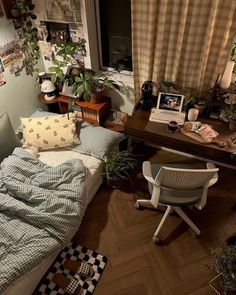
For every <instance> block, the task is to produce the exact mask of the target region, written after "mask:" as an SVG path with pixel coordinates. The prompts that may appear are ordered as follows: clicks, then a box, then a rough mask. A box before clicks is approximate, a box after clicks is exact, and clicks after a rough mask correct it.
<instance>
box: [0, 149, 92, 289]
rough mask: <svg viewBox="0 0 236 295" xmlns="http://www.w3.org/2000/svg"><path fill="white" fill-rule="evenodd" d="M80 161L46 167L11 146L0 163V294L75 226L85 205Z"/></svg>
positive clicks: (66, 238) (64, 240)
mask: <svg viewBox="0 0 236 295" xmlns="http://www.w3.org/2000/svg"><path fill="white" fill-rule="evenodd" d="M85 174H86V170H85V167H84V165H83V163H82V161H81V160H79V159H75V160H70V161H67V162H65V163H63V164H61V165H58V166H56V167H49V166H48V165H46V164H44V163H42V162H41V161H39V160H38V159H37V158H35V157H33V156H32V155H30V154H29V153H28V152H27V151H25V150H23V149H22V148H16V149H15V150H14V152H13V154H12V155H11V156H9V157H8V158H6V159H5V160H4V161H3V162H2V163H1V167H0V262H1V266H0V294H1V293H2V292H3V290H4V289H6V288H7V286H8V285H10V283H11V282H13V281H15V280H16V279H17V278H19V277H21V276H22V275H24V274H25V273H27V272H28V271H30V270H31V269H33V268H34V267H35V266H37V265H38V264H39V263H40V262H41V261H42V260H43V259H44V258H45V257H47V256H49V255H50V254H52V253H53V252H54V251H56V250H59V249H60V248H61V247H63V246H65V244H66V243H67V242H68V241H69V240H70V239H71V238H72V237H73V235H74V234H75V232H76V230H77V229H78V228H79V225H80V223H81V220H82V218H83V215H84V212H85V209H86V188H85V181H84V178H85Z"/></svg>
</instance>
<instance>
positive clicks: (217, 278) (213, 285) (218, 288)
mask: <svg viewBox="0 0 236 295" xmlns="http://www.w3.org/2000/svg"><path fill="white" fill-rule="evenodd" d="M221 276H222V273H219V274H217V275H216V276H215V277H214V278H213V279H212V280H210V282H209V286H210V287H211V288H212V289H213V290H214V291H215V292H216V294H218V295H224V294H226V292H225V291H223V289H222V287H221V285H220V279H221Z"/></svg>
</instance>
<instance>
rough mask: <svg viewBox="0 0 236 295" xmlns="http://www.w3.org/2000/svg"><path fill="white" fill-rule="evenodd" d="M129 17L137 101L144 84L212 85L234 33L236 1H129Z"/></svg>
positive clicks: (203, 86) (222, 69)
mask: <svg viewBox="0 0 236 295" xmlns="http://www.w3.org/2000/svg"><path fill="white" fill-rule="evenodd" d="M131 13H132V50H133V53H132V56H133V68H134V79H135V92H136V97H137V100H138V98H139V96H140V87H141V85H142V83H143V82H144V81H146V80H152V81H154V82H156V84H157V85H159V83H160V82H161V81H172V82H175V83H176V84H178V85H180V86H192V87H196V88H198V89H199V90H202V89H207V88H209V87H211V86H213V85H214V83H215V81H216V78H217V76H218V74H219V73H222V72H223V71H224V68H225V65H226V62H227V60H228V58H229V55H230V49H231V46H232V42H233V35H234V33H235V32H236V0H131Z"/></svg>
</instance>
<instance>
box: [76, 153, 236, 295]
mask: <svg viewBox="0 0 236 295" xmlns="http://www.w3.org/2000/svg"><path fill="white" fill-rule="evenodd" d="M143 152H144V153H146V150H144V151H143ZM147 153H148V154H150V149H149V150H148V151H147ZM150 157H151V161H153V162H162V163H174V162H177V161H178V162H193V161H195V162H196V160H192V159H187V158H184V157H180V156H176V155H174V154H170V153H167V152H163V151H158V152H156V153H155V154H154V155H152V156H150ZM200 165H201V164H199V166H200ZM235 175H236V172H234V171H232V170H229V169H225V168H220V177H219V182H218V183H217V185H215V186H214V187H212V188H211V189H210V190H209V193H208V202H207V205H206V207H205V208H204V209H203V210H202V211H198V210H197V209H192V210H191V209H190V210H188V215H189V216H190V217H191V219H192V220H193V221H194V222H195V223H196V224H197V225H198V226H199V228H200V229H201V232H202V234H201V236H199V237H198V238H196V237H195V236H194V234H193V232H192V231H191V230H190V229H189V228H188V226H186V225H185V224H184V223H183V222H182V221H181V219H180V218H178V217H177V216H173V215H172V216H169V217H168V219H167V221H166V223H165V224H164V226H163V229H162V231H161V238H162V239H163V245H162V246H156V245H155V244H153V242H152V235H153V233H154V231H155V229H156V227H157V224H158V222H159V221H160V219H161V216H162V213H160V212H158V211H154V210H147V209H145V210H143V211H137V210H135V209H134V203H135V200H136V199H137V198H143V197H144V196H146V197H148V193H147V185H146V181H145V180H144V179H143V178H142V175H141V174H139V175H138V178H137V180H136V181H135V184H134V188H133V189H131V188H129V187H128V188H126V192H123V191H120V190H116V189H115V190H113V189H111V188H109V187H107V185H106V184H105V183H104V184H103V185H102V186H101V188H100V190H99V192H98V193H97V195H96V196H95V198H94V200H93V201H92V203H91V204H90V206H89V207H88V209H87V212H86V215H85V217H84V219H83V222H82V225H81V227H80V230H79V232H78V234H77V235H76V237H75V239H76V240H77V241H78V242H79V243H80V244H81V245H84V246H86V247H88V248H90V249H94V250H97V251H99V252H100V253H102V254H104V255H106V256H108V258H109V262H108V264H107V267H106V269H105V271H104V273H103V275H102V278H101V280H100V281H99V284H98V287H97V288H96V291H95V295H133V294H134V295H146V294H147V295H151V294H152V295H157V294H160V295H184V294H189V295H190V294H191V295H209V294H212V295H213V294H215V293H214V291H212V289H211V288H210V287H209V286H208V282H209V281H210V279H212V278H213V277H214V275H215V273H214V271H213V270H211V269H208V268H207V267H206V266H205V265H204V263H205V262H210V261H211V256H210V254H211V251H213V250H214V249H216V248H217V247H219V246H221V245H222V244H223V243H224V241H225V240H226V239H227V238H228V237H229V236H230V235H232V234H234V233H236V226H235V222H236V214H235V211H233V210H232V209H231V208H232V206H233V205H234V203H235V202H236V186H235V179H236V178H235Z"/></svg>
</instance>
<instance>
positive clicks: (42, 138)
mask: <svg viewBox="0 0 236 295" xmlns="http://www.w3.org/2000/svg"><path fill="white" fill-rule="evenodd" d="M20 120H21V125H22V128H23V144H24V147H27V148H32V147H34V148H37V149H38V150H47V149H52V148H59V147H65V146H69V145H72V144H78V143H80V140H79V138H78V135H77V133H76V116H75V114H74V113H70V114H69V116H68V115H67V114H63V115H55V116H46V117H40V118H20Z"/></svg>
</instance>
